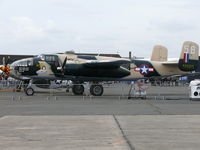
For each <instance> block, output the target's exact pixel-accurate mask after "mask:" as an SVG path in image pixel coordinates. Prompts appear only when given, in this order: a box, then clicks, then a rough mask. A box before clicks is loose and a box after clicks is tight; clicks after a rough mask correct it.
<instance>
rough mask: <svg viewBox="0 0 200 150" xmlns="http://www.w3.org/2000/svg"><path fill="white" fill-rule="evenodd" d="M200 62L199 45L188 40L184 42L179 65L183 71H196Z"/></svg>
mask: <svg viewBox="0 0 200 150" xmlns="http://www.w3.org/2000/svg"><path fill="white" fill-rule="evenodd" d="M198 62H199V45H198V44H196V43H194V42H191V41H186V42H184V43H183V47H182V51H181V55H180V58H179V63H178V67H179V69H180V70H182V71H194V70H196V68H197V65H198Z"/></svg>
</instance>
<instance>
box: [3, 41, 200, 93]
mask: <svg viewBox="0 0 200 150" xmlns="http://www.w3.org/2000/svg"><path fill="white" fill-rule="evenodd" d="M198 61H199V46H198V45H197V44H196V43H194V42H184V44H183V47H182V51H181V55H180V58H179V60H175V61H168V60H167V49H166V48H165V47H163V46H155V47H154V50H153V53H152V57H151V60H150V61H148V60H129V59H125V58H113V57H102V56H88V55H75V54H42V55H39V56H37V57H34V58H27V59H22V60H18V61H15V62H13V63H12V64H11V65H10V66H3V67H2V68H0V69H1V70H2V71H6V73H7V74H8V71H9V74H10V76H11V77H13V78H15V79H18V80H22V81H24V82H25V83H26V84H27V85H28V83H30V84H29V85H28V86H27V88H25V92H26V94H27V95H33V94H34V89H33V88H32V87H31V83H37V82H38V83H41V82H42V81H53V80H54V81H56V80H61V81H62V80H71V81H72V82H73V86H72V92H73V93H74V94H75V95H82V94H83V93H84V86H83V83H84V82H90V83H91V84H90V93H91V94H92V95H94V96H101V95H102V94H103V91H104V90H103V86H102V85H101V84H100V83H101V82H102V81H117V80H118V81H119V80H138V79H149V78H153V77H162V76H173V75H186V74H190V73H191V71H194V70H195V69H196V67H197V64H198ZM123 64H129V65H130V67H129V69H127V68H125V67H122V65H123Z"/></svg>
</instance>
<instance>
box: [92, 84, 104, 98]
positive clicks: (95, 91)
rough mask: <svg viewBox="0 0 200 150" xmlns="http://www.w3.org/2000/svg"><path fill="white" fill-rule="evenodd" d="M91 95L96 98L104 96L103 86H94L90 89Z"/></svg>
mask: <svg viewBox="0 0 200 150" xmlns="http://www.w3.org/2000/svg"><path fill="white" fill-rule="evenodd" d="M90 93H91V94H92V95H94V96H101V95H102V94H103V86H102V85H92V86H91V87H90Z"/></svg>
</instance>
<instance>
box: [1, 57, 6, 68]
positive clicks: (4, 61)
mask: <svg viewBox="0 0 200 150" xmlns="http://www.w3.org/2000/svg"><path fill="white" fill-rule="evenodd" d="M2 62H3V66H6V60H5V57H3V59H2Z"/></svg>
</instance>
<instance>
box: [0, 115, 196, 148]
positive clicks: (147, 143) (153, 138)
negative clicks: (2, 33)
mask: <svg viewBox="0 0 200 150" xmlns="http://www.w3.org/2000/svg"><path fill="white" fill-rule="evenodd" d="M199 147H200V115H136V116H114V115H113V116H112V115H97V116H89V115H87V116H4V117H2V118H0V149H1V150H29V149H31V150H34V149H37V150H46V149H48V150H51V149H52V150H62V149H63V150H66V149H69V150H94V149H95V150H100V149H101V150H112V149H113V150H114V149H118V150H129V149H131V150H133V149H135V150H147V149H148V150H161V149H162V150H172V149H173V150H188V149H192V150H199Z"/></svg>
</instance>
